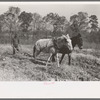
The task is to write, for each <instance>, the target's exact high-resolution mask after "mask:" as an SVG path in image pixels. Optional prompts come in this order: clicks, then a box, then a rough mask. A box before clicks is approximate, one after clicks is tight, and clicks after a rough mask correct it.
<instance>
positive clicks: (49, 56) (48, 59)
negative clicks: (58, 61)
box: [46, 54, 52, 67]
mask: <svg viewBox="0 0 100 100" xmlns="http://www.w3.org/2000/svg"><path fill="white" fill-rule="evenodd" d="M51 57H52V54H50V56H49V58H48V60H47V63H46V67H47V65H48V62H49V61H50V59H51Z"/></svg>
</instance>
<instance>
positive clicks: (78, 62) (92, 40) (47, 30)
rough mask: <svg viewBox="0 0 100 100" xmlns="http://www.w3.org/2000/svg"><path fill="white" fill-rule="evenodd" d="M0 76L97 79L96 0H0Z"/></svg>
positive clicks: (99, 15)
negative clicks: (91, 0) (83, 0)
mask: <svg viewBox="0 0 100 100" xmlns="http://www.w3.org/2000/svg"><path fill="white" fill-rule="evenodd" d="M0 81H32V82H34V81H35V82H36V81H37V82H40V81H42V82H43V81H64V82H66V81H100V3H95V2H94V3H81V2H80V3H79V2H78V3H77V2H76V3H67V2H66V3H64V2H62V3H54V2H53V3H45V2H42V3H39V2H38V3H35V2H29V3H24V2H14V3H13V2H11V3H10V2H8V3H6V2H5V3H3V2H0Z"/></svg>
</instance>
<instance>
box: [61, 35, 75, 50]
mask: <svg viewBox="0 0 100 100" xmlns="http://www.w3.org/2000/svg"><path fill="white" fill-rule="evenodd" d="M60 38H61V39H62V42H61V43H62V46H66V47H67V48H68V49H69V50H73V47H72V42H71V39H70V37H69V35H68V34H67V35H62V36H61V37H60Z"/></svg>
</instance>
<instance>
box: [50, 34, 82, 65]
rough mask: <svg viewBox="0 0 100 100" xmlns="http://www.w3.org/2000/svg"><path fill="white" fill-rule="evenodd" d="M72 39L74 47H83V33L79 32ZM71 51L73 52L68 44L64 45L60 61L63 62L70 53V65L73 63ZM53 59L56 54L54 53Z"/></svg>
mask: <svg viewBox="0 0 100 100" xmlns="http://www.w3.org/2000/svg"><path fill="white" fill-rule="evenodd" d="M71 41H72V46H73V49H74V47H75V46H76V45H77V46H78V47H79V49H82V48H83V40H82V37H81V34H78V35H77V36H74V37H72V38H71ZM71 52H72V50H69V49H68V47H67V46H63V47H62V48H60V49H59V53H61V54H62V56H61V59H60V62H59V63H60V64H61V62H62V60H63V58H64V56H65V54H68V58H69V62H68V64H69V65H70V64H71ZM52 59H53V60H54V59H55V58H54V55H52Z"/></svg>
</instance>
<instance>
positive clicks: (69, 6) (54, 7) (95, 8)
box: [0, 2, 100, 24]
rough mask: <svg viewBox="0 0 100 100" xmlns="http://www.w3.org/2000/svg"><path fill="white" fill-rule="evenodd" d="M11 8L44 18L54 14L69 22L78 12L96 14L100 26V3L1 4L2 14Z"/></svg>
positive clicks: (0, 12)
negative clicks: (63, 17) (37, 14)
mask: <svg viewBox="0 0 100 100" xmlns="http://www.w3.org/2000/svg"><path fill="white" fill-rule="evenodd" d="M10 6H14V7H19V8H20V9H21V11H26V12H31V13H34V12H37V13H39V14H40V15H42V16H45V15H46V14H48V13H50V12H53V13H58V14H59V15H61V16H65V17H66V18H67V20H68V21H69V18H70V16H72V15H74V14H77V13H78V12H80V11H82V12H87V13H88V14H89V16H90V15H93V14H95V15H96V16H97V17H98V21H99V24H100V2H0V14H2V13H4V12H6V11H7V10H8V8H9V7H10Z"/></svg>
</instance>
